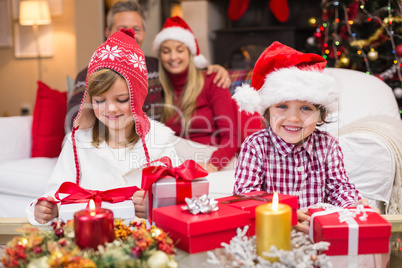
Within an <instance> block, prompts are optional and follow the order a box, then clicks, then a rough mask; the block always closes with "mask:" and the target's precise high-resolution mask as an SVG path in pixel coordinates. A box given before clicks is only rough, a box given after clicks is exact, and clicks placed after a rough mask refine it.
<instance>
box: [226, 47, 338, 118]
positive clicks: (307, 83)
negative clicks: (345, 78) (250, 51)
mask: <svg viewBox="0 0 402 268" xmlns="http://www.w3.org/2000/svg"><path fill="white" fill-rule="evenodd" d="M326 64H327V62H326V60H325V59H324V58H323V57H321V56H319V55H317V54H312V53H308V54H305V53H302V52H299V51H296V50H294V49H293V48H290V47H288V46H285V45H283V44H281V43H279V42H274V43H272V45H270V46H269V47H268V48H266V49H265V51H264V52H263V53H262V54H261V55H260V57H259V58H258V60H257V62H256V64H255V66H254V70H253V76H252V79H251V85H248V84H243V85H242V86H239V87H237V88H236V90H235V94H234V95H233V99H235V100H236V102H237V103H238V104H239V107H240V110H244V111H246V112H249V113H254V112H258V113H259V114H261V115H263V114H264V112H265V110H266V109H267V108H268V107H269V106H271V105H274V104H276V103H281V102H284V101H291V100H302V101H308V102H310V103H313V104H318V105H322V106H324V107H325V108H326V109H327V111H328V112H329V113H332V112H336V111H337V110H338V103H337V101H338V98H339V88H338V86H337V85H336V83H335V81H334V79H333V78H332V77H330V76H327V75H324V74H323V73H322V71H323V70H324V68H325V66H326Z"/></svg>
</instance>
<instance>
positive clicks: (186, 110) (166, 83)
mask: <svg viewBox="0 0 402 268" xmlns="http://www.w3.org/2000/svg"><path fill="white" fill-rule="evenodd" d="M187 50H188V48H187ZM188 53H189V57H190V61H189V66H188V75H187V81H186V84H185V85H184V90H183V92H182V94H181V96H180V97H179V103H178V105H179V107H178V108H179V109H180V110H181V112H182V113H183V116H182V117H181V116H178V117H177V120H179V119H180V118H181V119H182V126H183V129H185V130H186V129H188V128H189V126H188V125H187V122H189V120H190V118H191V116H192V115H193V113H194V110H195V107H196V104H197V97H198V96H199V95H200V93H201V91H202V88H203V87H204V75H203V73H202V70H199V69H197V68H196V67H195V65H194V60H193V55H191V53H190V51H189V50H188ZM159 80H160V82H161V85H162V87H163V92H164V105H163V108H162V118H161V121H162V122H163V123H165V122H166V121H167V120H169V119H170V118H172V117H173V116H174V113H175V105H176V103H177V97H176V96H175V94H174V93H173V86H172V83H171V82H170V79H169V77H168V75H167V73H166V70H165V69H164V67H163V65H162V62H161V60H160V59H159Z"/></svg>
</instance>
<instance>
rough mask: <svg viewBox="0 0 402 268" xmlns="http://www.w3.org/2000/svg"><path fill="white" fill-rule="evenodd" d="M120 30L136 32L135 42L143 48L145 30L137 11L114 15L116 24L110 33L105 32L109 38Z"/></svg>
mask: <svg viewBox="0 0 402 268" xmlns="http://www.w3.org/2000/svg"><path fill="white" fill-rule="evenodd" d="M120 28H125V29H130V28H131V29H133V30H134V32H135V40H136V41H137V43H138V45H139V46H140V47H141V45H142V42H143V41H144V39H145V29H144V25H143V22H142V18H141V16H140V14H138V12H136V11H124V12H119V13H116V14H115V15H114V24H113V26H112V29H111V30H110V31H109V29H108V28H106V30H105V34H106V37H107V38H109V37H110V36H111V35H112V34H113V33H115V32H117V31H119V30H120Z"/></svg>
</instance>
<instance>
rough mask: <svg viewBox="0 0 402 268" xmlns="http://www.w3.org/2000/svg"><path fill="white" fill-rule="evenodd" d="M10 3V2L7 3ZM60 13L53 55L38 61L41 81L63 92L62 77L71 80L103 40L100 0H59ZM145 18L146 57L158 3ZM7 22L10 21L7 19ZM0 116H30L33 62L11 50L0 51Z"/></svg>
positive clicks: (35, 71) (157, 27) (55, 19)
mask: <svg viewBox="0 0 402 268" xmlns="http://www.w3.org/2000/svg"><path fill="white" fill-rule="evenodd" d="M9 2H10V3H11V1H9ZM63 11H64V12H63V14H62V15H61V16H59V17H53V18H52V21H53V30H54V32H53V40H54V56H53V57H51V58H44V59H42V80H43V82H44V83H46V84H47V85H49V86H50V87H52V88H55V89H58V90H60V91H66V77H67V76H71V77H73V78H75V76H76V74H77V73H78V71H80V70H81V69H83V68H84V67H85V66H87V64H88V62H89V59H90V57H91V56H92V53H93V52H94V51H95V49H96V48H97V47H98V46H99V45H100V44H101V43H102V42H103V41H104V1H103V0H63ZM146 16H147V22H148V23H147V36H146V38H145V40H144V43H143V50H144V52H145V54H146V55H152V41H153V37H154V36H155V35H156V33H158V31H159V30H160V28H161V19H160V0H153V1H152V2H151V4H150V5H149V10H148V11H147V12H146ZM10 23H11V18H10ZM0 59H1V61H0V81H1V83H0V94H1V95H0V116H5V115H9V116H14V115H20V114H21V107H22V106H24V107H27V108H29V110H30V111H29V113H30V114H32V113H33V108H34V105H35V98H36V89H37V84H36V81H37V80H38V61H37V59H16V58H15V57H14V47H12V46H11V47H9V48H0Z"/></svg>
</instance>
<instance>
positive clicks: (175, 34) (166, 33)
mask: <svg viewBox="0 0 402 268" xmlns="http://www.w3.org/2000/svg"><path fill="white" fill-rule="evenodd" d="M166 40H176V41H179V42H182V43H184V44H185V45H186V46H187V47H188V49H189V50H190V52H191V54H192V55H193V56H194V65H195V67H196V68H197V69H204V68H206V67H207V66H208V61H207V59H206V58H205V57H204V56H203V55H202V54H199V55H197V45H196V43H195V36H194V35H193V34H192V33H191V32H190V31H188V30H185V29H183V28H181V27H169V28H166V29H163V30H162V31H160V32H159V33H158V34H157V35H156V37H155V39H154V43H153V51H154V54H155V56H156V57H158V54H159V49H160V47H161V44H162V43H163V42H164V41H166Z"/></svg>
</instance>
